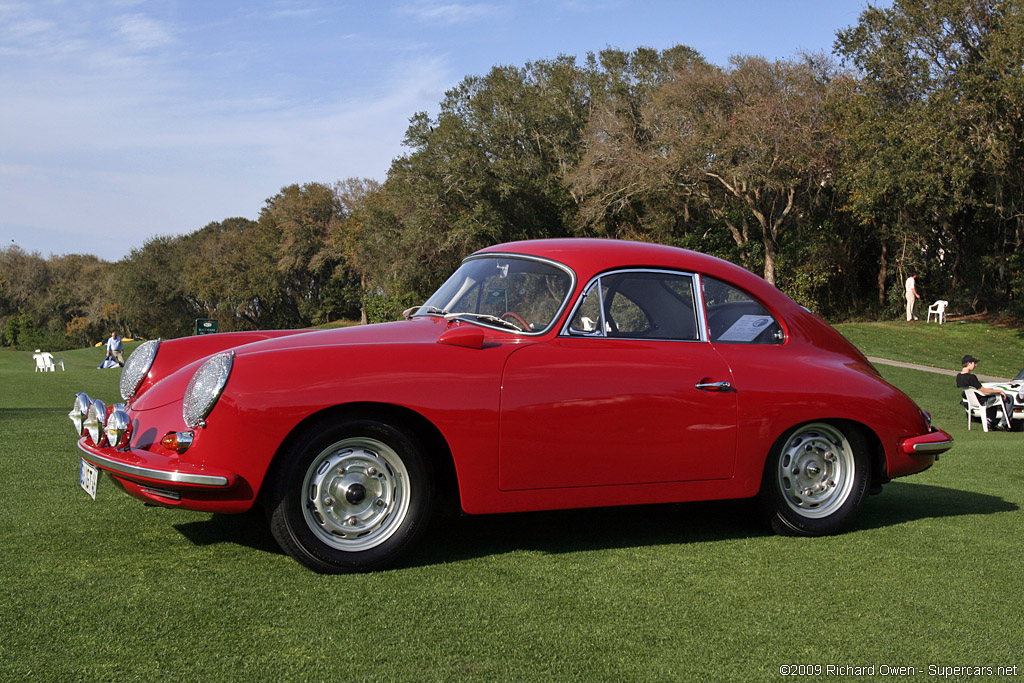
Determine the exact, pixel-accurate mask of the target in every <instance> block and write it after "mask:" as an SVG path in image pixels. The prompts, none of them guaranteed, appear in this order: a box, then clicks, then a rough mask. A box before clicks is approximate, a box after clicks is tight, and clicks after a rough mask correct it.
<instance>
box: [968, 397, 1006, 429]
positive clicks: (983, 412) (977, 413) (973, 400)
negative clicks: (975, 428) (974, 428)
mask: <svg viewBox="0 0 1024 683" xmlns="http://www.w3.org/2000/svg"><path fill="white" fill-rule="evenodd" d="M964 398H966V399H967V405H966V406H965V407H964V408H965V410H966V411H967V429H968V430H970V428H971V421H972V419H973V418H974V417H979V418H981V428H982V429H984V430H985V431H986V432H987V431H988V411H990V410H991V411H993V412H992V419H993V420H998V419H999V418H1001V417H1002V416H1003V405H1002V404H1001V403H996V404H994V405H990V406H987V405H985V404H984V401H985V399H986V398H987V396H986V395H985V394H983V393H981V392H980V391H978V390H977V389H971V388H967V389H964ZM1010 419H1011V420H1012V419H1013V416H1011V417H1010Z"/></svg>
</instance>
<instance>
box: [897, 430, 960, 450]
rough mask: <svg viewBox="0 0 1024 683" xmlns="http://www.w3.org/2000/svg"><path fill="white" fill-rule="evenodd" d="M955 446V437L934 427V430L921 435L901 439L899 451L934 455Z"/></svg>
mask: <svg viewBox="0 0 1024 683" xmlns="http://www.w3.org/2000/svg"><path fill="white" fill-rule="evenodd" d="M952 447H953V437H952V436H950V435H949V434H947V433H946V432H944V431H942V430H941V429H938V428H937V427H932V431H930V432H928V433H927V434H921V435H919V436H909V437H906V438H904V439H900V443H899V451H900V453H902V454H903V455H911V456H913V455H918V456H921V455H925V456H934V455H938V454H940V453H945V452H946V451H948V450H949V449H950V448H952Z"/></svg>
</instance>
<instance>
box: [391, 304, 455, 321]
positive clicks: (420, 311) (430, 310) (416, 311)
mask: <svg viewBox="0 0 1024 683" xmlns="http://www.w3.org/2000/svg"><path fill="white" fill-rule="evenodd" d="M447 314H448V311H445V310H442V309H440V308H438V307H437V306H427V305H425V304H424V305H423V306H413V307H412V308H407V309H405V310H404V311H402V317H403V318H405V319H406V320H408V319H409V318H411V317H412V316H414V315H447Z"/></svg>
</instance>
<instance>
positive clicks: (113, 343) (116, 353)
mask: <svg viewBox="0 0 1024 683" xmlns="http://www.w3.org/2000/svg"><path fill="white" fill-rule="evenodd" d="M123 351H124V343H123V342H122V341H121V338H120V337H118V336H117V332H111V333H110V339H108V340H107V357H108V358H113V359H114V360H116V361H117V364H118V365H121V366H124V355H123V353H122V352H123Z"/></svg>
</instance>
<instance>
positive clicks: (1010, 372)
mask: <svg viewBox="0 0 1024 683" xmlns="http://www.w3.org/2000/svg"><path fill="white" fill-rule="evenodd" d="M835 327H836V329H837V330H839V331H840V332H842V333H843V335H845V336H846V338H847V339H849V340H850V341H852V342H853V343H854V344H856V345H857V347H858V348H860V350H861V351H863V352H864V353H865V354H867V355H869V356H877V357H879V358H888V359H889V360H898V361H904V362H908V363H920V364H922V365H929V366H932V367H939V368H943V369H946V370H956V371H959V370H960V359H961V358H963V357H964V356H965V355H966V354H971V355H972V356H975V357H977V358H978V360H979V361H980V362H979V363H978V369H977V371H976V372H977V373H978V374H983V375H993V376H996V377H1016V376H1017V373H1018V372H1020V370H1021V368H1024V329H1020V328H1011V327H1004V326H995V325H989V324H986V323H984V322H980V321H949V322H947V323H945V324H944V325H939V324H938V323H935V322H932V323H928V322H925V321H921V320H917V321H914V322H912V323H908V322H905V321H903V320H897V321H886V322H877V323H844V324H842V325H836V326H835Z"/></svg>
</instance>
